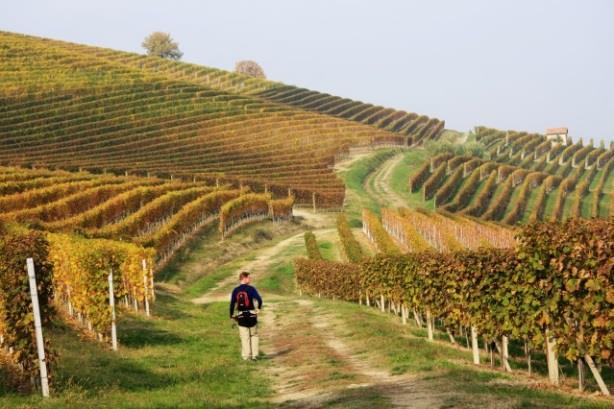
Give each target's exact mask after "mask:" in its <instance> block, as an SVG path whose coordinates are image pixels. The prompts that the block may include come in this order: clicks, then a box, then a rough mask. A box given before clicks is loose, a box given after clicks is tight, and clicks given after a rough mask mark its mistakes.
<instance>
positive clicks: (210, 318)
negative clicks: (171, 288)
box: [0, 295, 271, 408]
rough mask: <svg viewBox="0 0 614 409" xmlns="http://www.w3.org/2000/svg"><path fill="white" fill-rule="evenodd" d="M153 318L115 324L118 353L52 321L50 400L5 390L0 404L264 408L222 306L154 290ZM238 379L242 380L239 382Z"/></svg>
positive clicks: (263, 389)
mask: <svg viewBox="0 0 614 409" xmlns="http://www.w3.org/2000/svg"><path fill="white" fill-rule="evenodd" d="M153 308H154V318H153V319H146V318H144V317H141V316H131V315H130V316H127V317H125V318H124V319H122V320H121V321H120V323H119V328H118V333H119V342H120V351H119V353H113V352H111V351H109V350H108V349H106V348H105V347H103V346H101V345H100V344H99V343H97V342H93V341H83V340H81V341H80V340H78V338H79V337H78V335H77V334H75V333H74V331H73V330H71V329H70V328H68V327H66V326H65V325H63V324H61V323H58V324H57V325H56V327H55V328H54V329H53V331H51V332H50V334H49V337H50V338H51V341H52V342H53V345H54V347H55V348H56V349H57V353H58V359H57V361H56V362H57V363H56V364H55V365H54V367H53V374H54V375H53V376H54V378H53V385H54V388H53V391H52V398H51V399H48V400H41V398H39V397H38V396H37V395H32V396H19V395H15V394H8V395H5V396H3V397H2V398H0V407H2V408H5V407H21V408H203V407H207V408H268V407H270V405H268V404H267V403H265V402H264V401H263V400H262V399H263V398H266V397H267V396H270V395H271V390H270V388H269V386H268V381H267V380H266V379H265V377H264V376H263V375H262V374H261V373H260V372H259V371H258V365H260V363H257V364H256V365H254V364H252V363H246V362H243V361H242V360H241V359H240V356H239V342H238V337H237V334H236V329H233V328H231V324H230V321H229V320H228V318H227V311H226V308H227V305H226V304H225V303H216V304H213V305H206V306H198V305H194V304H192V303H191V302H190V301H189V300H188V299H187V298H185V297H175V296H171V295H159V297H158V300H157V302H156V303H155V305H154V307H153ZM245 385H249V388H246V387H245Z"/></svg>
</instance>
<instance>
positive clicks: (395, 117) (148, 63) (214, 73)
mask: <svg viewBox="0 0 614 409" xmlns="http://www.w3.org/2000/svg"><path fill="white" fill-rule="evenodd" d="M45 41H48V40H45ZM53 45H54V47H63V48H64V49H65V50H67V51H71V50H79V51H81V52H86V53H88V54H92V53H94V54H95V55H96V57H98V58H99V59H103V60H105V61H108V62H112V63H114V64H122V65H125V66H128V67H132V68H138V69H139V70H145V71H147V72H148V73H152V74H159V75H163V76H164V77H165V78H169V79H174V80H177V81H187V82H190V83H193V84H198V85H203V86H205V87H207V88H212V89H215V90H218V91H222V92H224V93H232V94H241V95H249V96H256V97H259V98H262V99H264V100H268V101H271V102H275V103H279V104H281V105H284V106H291V107H296V108H300V109H303V110H307V111H311V112H317V113H322V114H326V115H330V116H333V117H337V118H342V119H346V120H350V121H354V122H358V123H361V124H365V125H370V126H373V127H376V128H379V129H384V130H387V131H391V132H393V133H394V135H390V136H389V138H388V139H387V140H384V142H394V143H403V144H406V145H407V144H418V143H420V142H422V141H424V140H427V139H434V138H436V137H438V136H439V135H440V134H441V132H442V131H443V129H444V127H445V122H444V121H441V120H439V119H437V118H429V117H428V116H425V115H419V114H416V113H410V112H405V111H399V110H395V109H390V108H384V107H381V106H375V105H372V104H367V103H363V102H360V101H354V100H351V99H348V98H341V97H338V96H334V95H330V94H325V93H321V92H318V91H313V90H308V89H305V88H299V87H295V86H291V85H286V84H282V83H279V82H274V81H268V80H265V79H260V78H254V77H250V76H247V75H244V74H239V73H236V72H230V71H224V70H219V69H214V68H210V67H203V66H199V65H194V64H186V63H180V62H175V61H168V60H160V59H152V58H150V57H147V56H144V55H140V54H134V53H127V52H122V51H116V50H110V49H103V48H96V49H93V48H92V47H88V46H83V45H78V44H70V43H65V42H59V41H53Z"/></svg>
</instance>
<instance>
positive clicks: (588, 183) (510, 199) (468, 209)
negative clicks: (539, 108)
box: [409, 127, 614, 225]
mask: <svg viewBox="0 0 614 409" xmlns="http://www.w3.org/2000/svg"><path fill="white" fill-rule="evenodd" d="M475 134H476V139H477V141H479V142H481V143H482V144H483V145H484V146H485V147H486V150H487V152H488V154H487V157H490V159H488V160H487V159H483V158H478V157H471V156H454V155H450V154H441V155H438V156H435V157H432V158H430V159H429V160H427V161H425V162H424V163H423V165H422V167H421V168H420V169H418V170H417V171H416V172H414V173H413V174H412V175H411V177H410V180H409V189H410V190H411V191H412V192H421V193H422V195H423V198H424V199H425V200H431V199H434V202H435V206H436V207H437V208H440V209H444V210H446V211H449V212H458V213H462V214H466V215H470V216H475V217H479V218H482V219H485V220H493V221H500V222H503V223H506V224H512V225H513V224H518V223H526V222H528V221H535V220H564V219H567V218H570V217H586V218H588V217H607V216H608V215H609V214H611V206H612V194H613V191H614V175H613V173H612V172H611V170H612V167H613V166H614V150H612V149H611V148H609V149H608V148H605V147H599V148H597V147H593V146H592V145H590V144H589V145H586V146H585V145H583V144H582V141H579V142H577V143H569V144H567V145H564V144H555V143H552V142H551V141H547V140H546V138H545V137H544V136H543V135H539V134H528V133H520V132H504V131H498V130H494V129H488V128H483V127H477V128H476V130H475Z"/></svg>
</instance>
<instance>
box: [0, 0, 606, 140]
mask: <svg viewBox="0 0 614 409" xmlns="http://www.w3.org/2000/svg"><path fill="white" fill-rule="evenodd" d="M3 3H4V4H3V6H2V10H1V11H0V30H7V31H15V32H21V33H28V34H33V35H40V36H44V37H51V38H56V39H62V40H67V41H73V42H78V43H86V44H92V45H99V46H105V47H111V48H116V49H121V50H129V51H137V52H142V50H141V48H140V44H141V41H142V40H143V38H144V37H145V36H146V35H147V34H148V33H150V32H152V31H156V30H159V31H166V32H170V33H171V35H172V36H173V37H174V38H175V40H177V41H178V42H179V44H180V48H181V50H182V51H183V52H184V58H183V59H184V60H185V61H189V62H194V63H198V64H203V65H209V66H213V67H218V68H224V69H232V68H233V67H234V63H235V61H237V60H241V59H253V60H256V61H258V62H259V63H260V64H261V65H262V66H263V68H264V70H265V72H266V73H267V75H268V77H269V78H271V79H274V80H279V81H283V82H285V83H288V84H294V85H299V86H303V87H307V88H312V89H315V90H319V91H324V92H328V93H332V94H336V95H340V96H344V97H350V98H354V99H359V100H362V101H366V102H371V103H376V104H381V105H385V106H389V107H394V108H399V109H405V110H408V111H414V112H418V113H422V114H427V115H430V116H436V117H439V118H442V119H445V120H446V123H447V127H449V128H453V129H459V130H467V129H469V128H471V127H472V126H473V125H477V124H483V125H488V126H493V127H498V128H503V129H518V130H529V131H543V130H544V128H546V127H550V126H568V127H569V128H570V133H571V134H572V135H573V136H575V137H577V136H584V137H585V138H589V137H594V138H595V139H596V140H598V139H601V138H604V139H607V140H612V139H614V1H609V0H587V1H579V0H578V1H555V0H522V1H519V0H516V1H511V0H510V1H493V0H475V1H474V0H472V1H462V0H448V1H444V0H435V1H428V2H427V1H420V2H418V1H401V0H396V1H393V0H377V1H349V0H345V1H342V0H304V1H298V0H294V1H291V0H285V1H284V0H276V1H273V0H261V1H257V0H233V1H224V0H216V1H205V0H203V1H197V0H194V1H187V0H186V1H181V0H175V1H158V0H121V1H118V0H103V1H87V0H53V1H42V0H39V1H36V0H19V1H6V0H5V1H4V2H3ZM574 139H575V138H574Z"/></svg>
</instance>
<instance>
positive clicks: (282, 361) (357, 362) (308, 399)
mask: <svg viewBox="0 0 614 409" xmlns="http://www.w3.org/2000/svg"><path fill="white" fill-rule="evenodd" d="M303 214H306V215H308V216H307V220H311V221H312V222H313V221H316V222H317V221H318V220H322V219H323V218H327V217H328V216H327V215H324V216H323V217H322V216H319V215H314V214H313V213H312V214H309V212H305V213H303ZM314 233H315V234H316V237H318V239H320V240H325V239H327V238H329V237H330V235H331V234H332V233H335V234H336V232H335V230H334V229H318V230H314ZM302 246H303V237H302V234H297V235H294V236H292V237H290V238H288V239H285V240H283V241H281V242H279V243H277V244H275V245H273V246H271V247H268V248H266V249H264V250H262V251H261V252H259V254H258V255H257V256H256V258H254V259H252V260H249V261H246V262H245V263H244V264H243V265H242V266H241V267H240V268H239V270H248V271H251V272H252V275H253V278H254V282H255V285H256V286H258V285H259V283H261V282H263V281H266V279H267V277H270V276H271V275H272V274H275V265H276V264H279V263H287V262H288V261H289V259H291V257H294V256H296V255H297V254H296V253H297V250H298V252H302ZM235 281H236V274H234V272H233V273H232V274H230V275H229V276H228V277H226V278H224V279H222V280H221V281H219V282H218V283H217V284H216V285H215V286H214V287H213V288H212V289H211V290H209V291H207V292H206V293H205V294H202V295H201V296H199V297H197V298H195V299H194V300H193V302H194V303H197V304H208V303H215V302H226V301H227V299H228V293H229V291H230V289H231V288H232V286H233V285H234V282H235ZM262 292H263V294H264V298H265V308H264V309H263V311H262V317H261V334H262V335H261V343H262V350H263V352H264V361H265V362H264V363H263V366H265V369H266V372H267V374H268V375H269V377H270V379H271V380H272V383H273V389H274V391H275V395H274V396H273V399H272V402H273V403H276V404H281V405H282V407H287V408H319V407H329V405H331V404H332V405H334V404H335V402H337V401H339V400H342V401H343V406H342V407H373V406H363V405H364V404H365V403H368V404H369V405H371V404H374V405H376V406H378V407H395V408H432V407H441V406H442V404H443V402H444V401H445V399H446V397H447V395H449V393H448V392H445V393H434V391H433V388H431V387H429V385H428V383H425V382H424V381H419V380H418V379H416V378H415V377H414V376H410V375H398V376H393V375H391V374H390V373H389V371H388V370H387V369H386V368H382V367H379V366H375V365H373V364H372V363H370V362H369V359H368V358H366V357H365V356H363V355H364V354H357V353H356V351H355V350H354V349H353V347H351V346H350V345H349V344H348V343H347V342H346V341H345V340H344V339H343V337H342V336H340V335H339V331H340V330H346V329H344V321H343V319H342V318H343V317H340V316H339V315H338V314H336V313H335V312H334V311H333V310H331V309H329V308H327V307H325V306H324V305H322V304H319V303H317V302H316V301H315V300H312V299H309V298H302V297H298V296H296V294H294V293H293V291H292V290H291V291H290V292H288V291H281V292H273V293H270V292H267V291H266V289H265V290H264V291H262Z"/></svg>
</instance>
